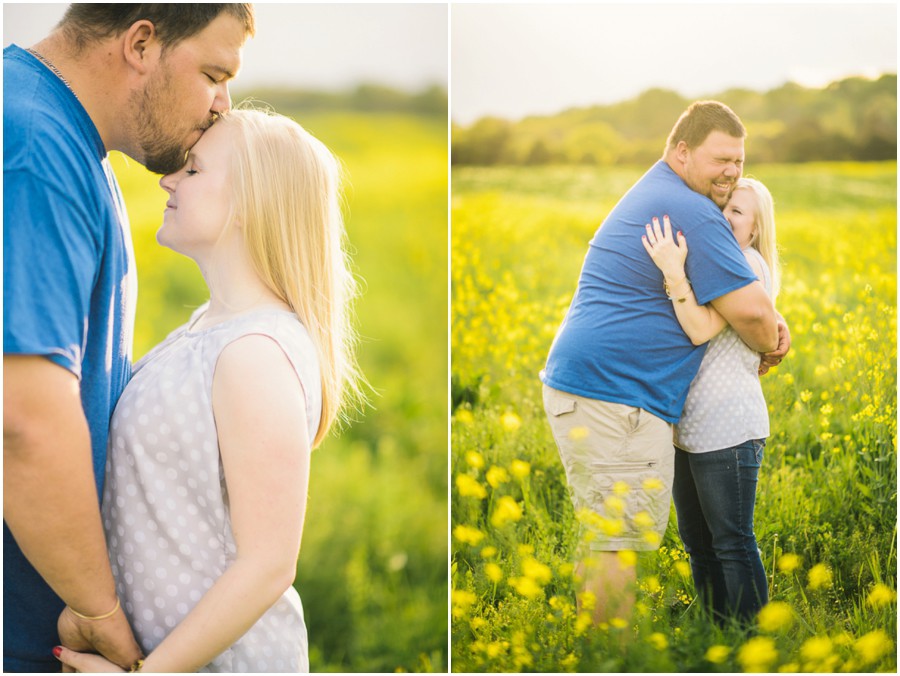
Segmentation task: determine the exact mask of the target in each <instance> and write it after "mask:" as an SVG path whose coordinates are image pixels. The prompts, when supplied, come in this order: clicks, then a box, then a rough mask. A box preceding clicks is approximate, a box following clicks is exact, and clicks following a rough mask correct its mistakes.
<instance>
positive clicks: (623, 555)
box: [618, 549, 638, 568]
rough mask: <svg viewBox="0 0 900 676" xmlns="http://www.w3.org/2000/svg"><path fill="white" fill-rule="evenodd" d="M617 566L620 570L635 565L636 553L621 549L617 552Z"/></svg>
mask: <svg viewBox="0 0 900 676" xmlns="http://www.w3.org/2000/svg"><path fill="white" fill-rule="evenodd" d="M618 557H619V565H620V566H621V567H622V568H629V567H631V566H634V565H636V564H637V559H638V557H637V552H633V551H632V550H630V549H622V550H620V551H619V552H618Z"/></svg>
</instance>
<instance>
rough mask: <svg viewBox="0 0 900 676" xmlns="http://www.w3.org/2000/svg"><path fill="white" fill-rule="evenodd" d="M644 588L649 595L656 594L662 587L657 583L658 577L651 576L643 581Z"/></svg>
mask: <svg viewBox="0 0 900 676" xmlns="http://www.w3.org/2000/svg"><path fill="white" fill-rule="evenodd" d="M644 588H645V589H646V590H647V591H648V592H650V593H651V594H656V593H658V592H659V591H660V590H662V585H661V584H660V583H659V578H658V577H656V576H655V575H651V576H650V577H648V578H645V579H644Z"/></svg>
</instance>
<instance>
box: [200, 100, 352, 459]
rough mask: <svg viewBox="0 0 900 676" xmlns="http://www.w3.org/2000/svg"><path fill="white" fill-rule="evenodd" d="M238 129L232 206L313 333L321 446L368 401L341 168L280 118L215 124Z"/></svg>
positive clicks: (265, 275)
mask: <svg viewBox="0 0 900 676" xmlns="http://www.w3.org/2000/svg"><path fill="white" fill-rule="evenodd" d="M217 124H222V125H226V126H229V127H231V128H233V129H234V130H235V131H236V132H237V133H236V134H235V146H234V153H233V159H232V167H231V171H232V180H233V183H234V205H233V219H232V222H237V223H240V225H241V228H242V230H243V237H244V242H245V244H246V246H247V251H248V253H249V255H250V259H251V261H252V263H253V266H254V268H255V270H256V273H257V274H258V275H259V276H260V278H261V279H262V281H263V282H264V283H265V284H266V286H268V287H269V289H271V290H272V291H273V292H274V293H275V294H276V295H277V296H278V297H279V298H280V299H281V300H283V301H284V302H286V303H287V304H288V305H290V307H291V309H292V310H293V311H294V313H295V314H296V315H297V317H298V318H299V319H300V321H301V322H302V323H303V325H304V326H305V327H306V329H307V331H308V332H309V334H310V337H311V338H312V341H313V343H314V344H315V346H316V349H317V351H318V356H319V368H320V371H321V377H322V383H321V384H322V416H321V420H320V422H319V429H318V431H317V432H316V436H315V440H314V441H313V446H314V447H315V446H318V445H319V443H320V442H321V441H322V439H323V438H324V437H325V435H326V434H327V433H328V430H329V428H330V427H331V424H332V423H333V422H334V421H335V420H336V419H340V420H346V418H347V416H346V412H347V409H348V408H360V407H361V406H362V405H363V404H364V403H365V401H366V396H365V393H364V392H363V389H362V387H363V384H364V382H365V380H364V378H363V375H362V373H361V372H360V370H359V366H358V364H357V361H356V344H357V336H356V332H355V330H354V328H353V326H352V303H353V300H354V298H355V297H356V295H357V283H356V280H355V278H354V276H353V274H352V272H351V271H350V265H349V257H348V255H347V252H346V249H345V241H346V234H345V231H344V222H343V218H342V215H341V190H340V184H341V170H340V166H339V164H338V161H337V159H336V158H335V157H334V155H332V154H331V152H330V151H329V150H328V148H326V147H325V145H324V144H323V143H322V142H321V141H319V140H318V139H316V138H315V137H313V136H312V135H311V134H310V133H309V132H307V131H306V130H305V129H303V127H301V126H300V125H299V124H297V123H296V122H294V121H293V120H291V119H290V118H287V117H285V116H283V115H278V114H276V113H273V112H270V111H265V110H251V109H237V110H232V111H230V112H229V113H227V114H225V115H223V116H222V119H221V120H220V121H219V122H218V123H217Z"/></svg>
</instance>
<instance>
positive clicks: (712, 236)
mask: <svg viewBox="0 0 900 676" xmlns="http://www.w3.org/2000/svg"><path fill="white" fill-rule="evenodd" d="M684 234H685V237H686V239H687V244H688V257H687V262H686V264H685V270H686V272H687V276H688V278H689V279H690V280H691V286H692V287H693V289H694V295H695V296H696V298H697V303H699V304H700V305H706V304H707V303H709V302H710V301H712V300H715V299H716V298H719V297H720V296H724V295H725V294H726V293H730V292H732V291H735V290H737V289H740V288H742V287H745V286H747V285H748V284H750V283H751V282H753V281H755V280H756V275H755V274H754V273H753V270H752V269H751V268H750V265H749V264H748V263H747V259H746V258H745V257H744V254H743V252H741V248H740V247H739V246H738V243H737V241H736V240H735V239H734V235H733V234H732V233H731V230H730V228H729V227H728V223H727V222H726V221H725V220H724V216H723V217H721V218H716V217H715V216H714V215H706V216H704V217H703V218H701V219H699V220H698V222H697V225H696V227H694V228H692V229H691V230H690V231H689V232H685V233H684Z"/></svg>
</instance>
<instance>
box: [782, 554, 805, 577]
mask: <svg viewBox="0 0 900 676" xmlns="http://www.w3.org/2000/svg"><path fill="white" fill-rule="evenodd" d="M802 561H803V560H802V559H801V558H800V557H799V556H797V555H796V554H782V555H781V556H779V557H778V570H780V571H781V572H782V573H793V572H794V571H795V570H797V568H799V567H800V564H801V563H802Z"/></svg>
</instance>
